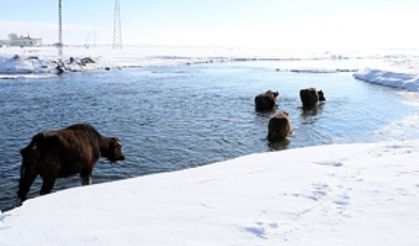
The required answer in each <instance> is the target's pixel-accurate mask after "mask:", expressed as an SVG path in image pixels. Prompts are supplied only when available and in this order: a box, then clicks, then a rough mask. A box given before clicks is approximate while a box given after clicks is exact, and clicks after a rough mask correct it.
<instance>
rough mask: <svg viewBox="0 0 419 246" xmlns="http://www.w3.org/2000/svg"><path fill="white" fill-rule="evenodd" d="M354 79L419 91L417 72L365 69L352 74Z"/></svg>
mask: <svg viewBox="0 0 419 246" xmlns="http://www.w3.org/2000/svg"><path fill="white" fill-rule="evenodd" d="M354 77H355V78H356V79H359V80H362V81H366V82H370V83H374V84H379V85H384V86H390V87H395V88H401V89H406V90H409V91H414V92H418V91H419V74H413V73H403V72H391V71H385V70H379V69H365V70H363V71H360V72H357V73H355V74H354Z"/></svg>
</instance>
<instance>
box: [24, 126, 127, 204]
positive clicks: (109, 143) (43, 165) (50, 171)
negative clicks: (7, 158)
mask: <svg viewBox="0 0 419 246" xmlns="http://www.w3.org/2000/svg"><path fill="white" fill-rule="evenodd" d="M20 153H21V155H22V166H21V169H20V180H19V190H18V192H17V196H18V204H19V205H20V204H21V203H22V202H23V201H24V200H25V199H26V195H27V194H28V192H29V189H30V186H31V185H32V183H33V181H34V180H35V178H36V177H37V176H38V175H40V176H41V178H42V180H43V183H42V188H41V191H40V194H41V195H43V194H48V193H50V192H51V190H52V189H53V187H54V183H55V180H56V179H57V178H61V177H68V176H71V175H74V174H77V173H78V174H80V178H81V184H82V185H89V184H91V181H92V171H93V166H94V165H95V163H96V161H97V160H98V159H99V157H101V156H102V157H105V158H107V159H108V160H109V161H111V163H115V162H117V161H122V160H124V159H125V157H124V154H123V152H122V145H121V141H120V140H119V139H118V138H113V137H104V136H102V135H101V134H100V133H99V132H98V131H97V130H96V129H95V128H93V127H92V126H90V125H88V124H76V125H71V126H69V127H67V128H64V129H61V130H56V131H48V132H42V133H39V134H37V135H35V136H34V137H33V138H32V141H31V142H30V143H29V145H28V146H26V148H24V149H22V150H21V151H20Z"/></svg>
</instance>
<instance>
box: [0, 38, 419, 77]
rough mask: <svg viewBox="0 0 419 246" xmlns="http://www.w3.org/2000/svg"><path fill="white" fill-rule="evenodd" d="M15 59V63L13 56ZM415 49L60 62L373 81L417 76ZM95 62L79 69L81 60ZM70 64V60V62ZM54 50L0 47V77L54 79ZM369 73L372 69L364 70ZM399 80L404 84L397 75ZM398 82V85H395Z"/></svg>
mask: <svg viewBox="0 0 419 246" xmlns="http://www.w3.org/2000/svg"><path fill="white" fill-rule="evenodd" d="M15 55H18V56H19V58H21V59H19V60H14V59H13V57H14V56H15ZM418 55H419V50H376V51H374V50H372V51H371V50H368V51H365V50H364V51H351V50H347V51H343V52H342V51H324V50H286V49H282V50H281V49H246V48H229V47H199V46H197V47H194V46H184V47H183V46H130V47H125V48H124V49H122V50H113V49H111V48H110V47H107V46H98V47H90V48H86V47H66V48H65V50H64V57H63V62H64V65H65V71H85V70H97V69H107V70H108V69H113V68H123V67H145V66H179V65H191V64H199V63H217V62H240V61H278V62H280V67H278V68H277V71H278V72H282V71H284V72H297V73H335V72H356V71H359V72H357V73H355V76H356V78H358V79H361V80H364V81H367V82H376V80H374V79H371V76H370V75H367V74H365V70H364V69H365V68H367V67H372V68H374V69H379V70H382V71H388V72H390V71H391V72H395V73H403V74H406V73H417V72H418V71H419V58H418V57H419V56H418ZM86 58H91V59H93V61H94V62H92V63H88V64H81V62H80V61H81V60H82V59H86ZM71 59H73V61H72V60H71ZM58 61H59V59H58V57H57V50H56V48H54V47H34V48H18V47H2V48H0V78H3V79H15V78H38V77H42V76H47V77H48V76H55V75H56V74H57V70H56V66H57V64H58ZM367 71H373V70H367ZM386 76H390V77H388V78H389V79H387V81H390V82H386V83H383V84H384V85H388V84H389V83H391V81H393V80H394V79H393V77H391V76H392V74H390V73H383V78H384V79H381V80H386V78H387V77H386ZM398 78H400V79H403V78H402V76H398ZM400 79H399V80H400Z"/></svg>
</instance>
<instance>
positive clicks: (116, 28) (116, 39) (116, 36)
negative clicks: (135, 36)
mask: <svg viewBox="0 0 419 246" xmlns="http://www.w3.org/2000/svg"><path fill="white" fill-rule="evenodd" d="M116 48H119V49H122V31H121V11H120V8H119V0H115V10H114V15H113V43H112V49H116Z"/></svg>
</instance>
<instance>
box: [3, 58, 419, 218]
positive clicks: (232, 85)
mask: <svg viewBox="0 0 419 246" xmlns="http://www.w3.org/2000/svg"><path fill="white" fill-rule="evenodd" d="M281 65H282V64H281V62H278V61H276V62H245V63H240V62H236V63H223V64H203V65H193V66H185V67H148V68H135V69H134V68H133V69H122V70H113V71H110V72H103V71H98V72H88V73H73V74H67V75H64V76H62V77H56V78H48V79H34V80H10V81H0V105H1V108H0V115H1V118H0V136H1V141H0V153H1V157H2V158H1V159H0V179H1V182H0V209H3V210H4V209H7V208H10V207H11V206H12V205H13V204H14V202H15V193H16V190H17V183H18V178H19V177H18V174H19V167H20V155H19V150H20V149H21V148H23V147H25V146H26V145H27V144H28V143H29V141H30V139H31V137H32V136H33V135H35V134H36V133H38V132H40V131H45V130H50V129H58V128H61V127H65V126H67V125H70V124H74V123H80V122H88V123H90V124H92V125H94V126H95V127H96V128H97V129H98V130H99V131H100V132H101V133H102V134H103V135H107V136H118V137H120V138H122V140H123V143H124V149H125V153H126V161H124V162H122V163H121V165H117V166H111V165H110V164H109V163H108V162H107V161H106V160H100V161H99V162H98V164H97V166H96V168H95V170H94V174H93V182H94V183H99V182H105V181H111V180H118V179H124V178H130V177H136V176H141V175H145V174H150V173H157V172H166V171H174V170H179V169H184V168H190V167H195V166H199V165H204V164H209V163H212V162H215V161H220V160H226V159H230V158H234V157H238V156H242V155H246V154H250V153H257V152H266V151H272V150H281V149H286V148H296V147H303V146H311V145H319V144H331V143H349V142H373V141H379V140H391V139H394V138H395V135H394V134H391V132H394V131H395V132H397V131H398V135H400V134H403V137H404V138H406V139H408V138H414V137H417V136H419V134H418V132H417V130H415V128H414V126H412V125H411V124H399V123H398V122H400V121H401V122H403V120H404V119H406V118H409V117H416V116H417V106H416V105H415V104H414V103H412V101H416V102H417V101H418V100H417V97H414V96H411V94H408V93H404V92H400V91H396V90H393V89H388V88H384V87H380V86H376V85H371V84H367V83H364V82H361V81H357V80H355V79H353V78H352V75H351V74H350V73H336V74H304V73H291V72H276V71H275V68H277V67H281ZM311 86H314V87H317V88H320V89H323V91H324V92H325V96H326V98H327V101H326V103H325V104H322V105H321V106H319V107H318V109H317V110H312V111H306V112H304V111H303V110H302V109H301V107H300V101H299V97H298V95H299V90H300V89H301V88H305V87H311ZM267 89H273V90H278V91H279V93H280V95H279V106H278V109H277V110H285V111H288V112H289V114H290V117H291V121H292V124H293V134H292V136H291V137H290V138H289V140H288V141H284V142H280V143H276V144H273V145H271V144H269V143H268V142H267V141H266V135H267V123H268V120H269V118H270V117H271V115H272V114H273V113H274V112H268V113H256V112H255V111H254V97H255V96H256V95H257V94H259V93H261V92H264V91H266V90H267ZM406 102H409V103H406ZM389 127H390V129H391V131H388V130H386V129H388V128H389ZM78 185H79V178H78V177H72V178H68V179H59V180H58V181H57V183H56V185H55V190H59V189H63V188H67V187H73V186H78ZM39 189H40V179H39V178H38V180H37V181H36V182H35V184H34V185H33V186H32V189H31V193H30V196H36V195H37V194H38V192H39Z"/></svg>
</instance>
